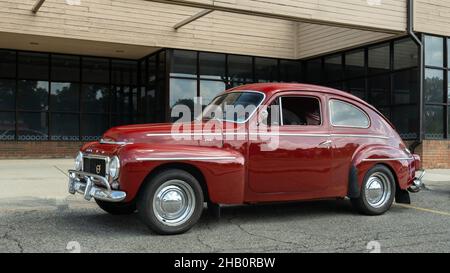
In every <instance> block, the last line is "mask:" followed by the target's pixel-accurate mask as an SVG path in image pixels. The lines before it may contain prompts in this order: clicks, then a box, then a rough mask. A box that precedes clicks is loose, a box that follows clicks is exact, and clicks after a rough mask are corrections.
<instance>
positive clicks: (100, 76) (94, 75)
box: [82, 58, 109, 83]
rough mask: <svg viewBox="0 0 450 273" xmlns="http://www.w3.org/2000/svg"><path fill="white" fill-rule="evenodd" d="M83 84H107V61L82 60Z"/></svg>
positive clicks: (98, 59) (95, 59)
mask: <svg viewBox="0 0 450 273" xmlns="http://www.w3.org/2000/svg"><path fill="white" fill-rule="evenodd" d="M82 64H83V70H82V71H83V82H90V83H108V82H109V60H108V59H103V58H83V59H82Z"/></svg>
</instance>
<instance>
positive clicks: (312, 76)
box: [306, 59, 322, 84]
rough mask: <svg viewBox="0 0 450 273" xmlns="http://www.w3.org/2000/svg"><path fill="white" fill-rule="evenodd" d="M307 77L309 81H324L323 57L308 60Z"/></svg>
mask: <svg viewBox="0 0 450 273" xmlns="http://www.w3.org/2000/svg"><path fill="white" fill-rule="evenodd" d="M306 69H307V71H306V77H307V80H308V82H309V83H314V84H318V83H321V82H322V59H313V60H309V61H307V62H306Z"/></svg>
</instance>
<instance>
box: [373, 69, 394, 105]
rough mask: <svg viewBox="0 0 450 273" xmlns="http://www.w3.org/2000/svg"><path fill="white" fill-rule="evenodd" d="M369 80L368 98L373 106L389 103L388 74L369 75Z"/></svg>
mask: <svg viewBox="0 0 450 273" xmlns="http://www.w3.org/2000/svg"><path fill="white" fill-rule="evenodd" d="M368 81H369V98H370V99H369V100H370V103H371V104H372V105H374V106H375V107H380V106H387V105H389V102H390V99H389V91H390V89H391V87H390V77H389V75H380V76H374V77H370V78H369V79H368Z"/></svg>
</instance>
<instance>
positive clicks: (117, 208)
mask: <svg viewBox="0 0 450 273" xmlns="http://www.w3.org/2000/svg"><path fill="white" fill-rule="evenodd" d="M95 202H96V203H97V205H98V206H99V207H100V208H101V209H102V210H104V211H106V212H107V213H109V214H112V215H128V214H133V213H134V212H135V211H136V204H135V203H134V202H133V203H113V202H105V201H101V200H97V199H95Z"/></svg>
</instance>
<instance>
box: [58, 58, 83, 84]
mask: <svg viewBox="0 0 450 273" xmlns="http://www.w3.org/2000/svg"><path fill="white" fill-rule="evenodd" d="M51 71H52V76H51V80H52V81H58V82H69V81H75V82H77V81H79V80H80V57H77V56H68V55H52V69H51Z"/></svg>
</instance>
